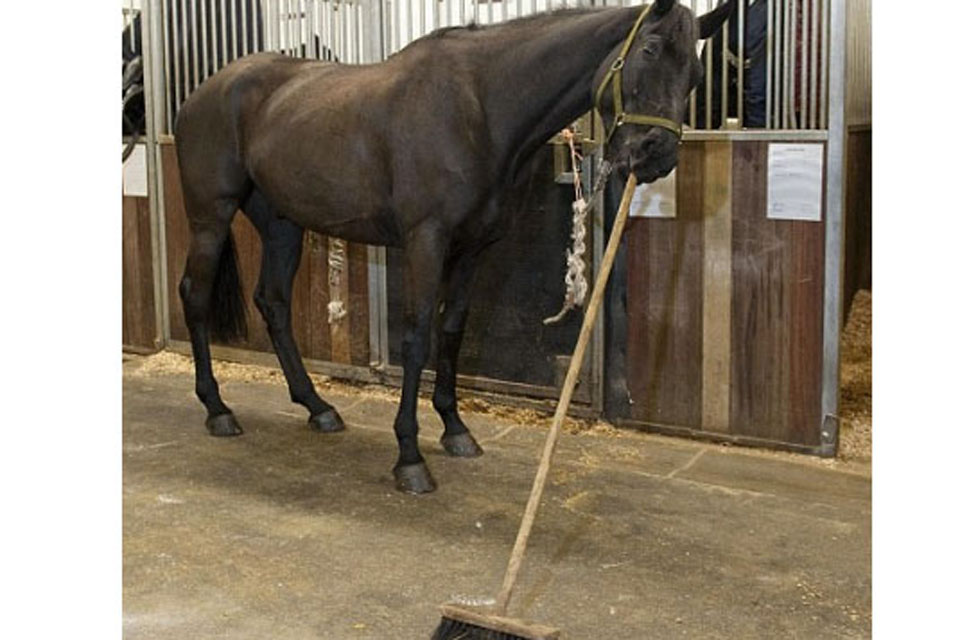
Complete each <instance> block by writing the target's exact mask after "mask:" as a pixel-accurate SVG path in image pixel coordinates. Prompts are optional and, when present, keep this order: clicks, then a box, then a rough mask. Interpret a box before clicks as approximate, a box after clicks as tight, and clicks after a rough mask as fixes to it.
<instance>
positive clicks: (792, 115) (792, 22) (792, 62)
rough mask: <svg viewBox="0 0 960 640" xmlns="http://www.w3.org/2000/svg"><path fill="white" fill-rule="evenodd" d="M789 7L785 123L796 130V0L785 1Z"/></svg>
mask: <svg viewBox="0 0 960 640" xmlns="http://www.w3.org/2000/svg"><path fill="white" fill-rule="evenodd" d="M787 3H788V4H789V6H790V13H789V15H788V24H789V32H788V34H787V60H788V65H787V78H789V79H790V81H789V82H788V83H787V109H788V111H787V122H786V125H787V126H788V127H789V128H791V129H796V128H797V95H796V94H797V91H796V83H797V64H796V63H797V0H787Z"/></svg>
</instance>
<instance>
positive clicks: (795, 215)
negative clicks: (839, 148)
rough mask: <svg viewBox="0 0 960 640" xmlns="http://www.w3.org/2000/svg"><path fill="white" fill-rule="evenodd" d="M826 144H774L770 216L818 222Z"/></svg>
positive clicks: (769, 176) (769, 162)
mask: <svg viewBox="0 0 960 640" xmlns="http://www.w3.org/2000/svg"><path fill="white" fill-rule="evenodd" d="M822 202H823V145H820V144H802V143H788V144H771V145H770V147H769V152H768V157H767V217H768V218H772V219H775V220H809V221H813V222H819V221H820V219H821V211H820V209H821V204H822Z"/></svg>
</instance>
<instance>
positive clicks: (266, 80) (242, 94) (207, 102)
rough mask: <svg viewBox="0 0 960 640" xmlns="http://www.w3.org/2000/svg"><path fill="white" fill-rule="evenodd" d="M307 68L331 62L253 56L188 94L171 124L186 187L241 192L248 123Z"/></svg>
mask: <svg viewBox="0 0 960 640" xmlns="http://www.w3.org/2000/svg"><path fill="white" fill-rule="evenodd" d="M310 64H314V65H317V64H332V63H318V62H316V61H309V60H303V59H297V58H291V57H289V56H284V55H281V54H276V53H257V54H252V55H249V56H245V57H243V58H240V59H238V60H236V61H234V62H232V63H230V64H229V65H227V66H226V67H224V68H223V69H221V70H220V71H218V72H217V73H216V74H214V75H213V76H211V77H210V78H208V79H207V80H206V81H204V82H203V84H201V85H200V87H199V88H197V90H196V91H194V92H193V93H192V94H190V96H189V97H188V98H187V100H186V101H184V103H183V105H182V106H181V107H180V111H179V112H178V114H177V120H176V123H175V125H174V135H175V137H176V141H177V157H178V160H179V162H180V172H181V179H182V180H183V182H184V188H191V187H195V188H200V186H201V183H206V184H207V185H208V186H209V187H212V188H214V189H215V191H216V192H224V191H227V192H231V191H236V190H237V189H240V188H241V186H242V184H243V183H245V182H246V181H247V179H248V177H247V176H246V172H245V170H244V165H245V162H244V159H243V155H244V150H245V147H246V138H247V136H248V130H249V127H250V124H251V123H252V122H255V121H256V119H257V114H258V112H259V111H260V110H261V109H262V107H263V105H264V103H265V101H266V100H267V99H268V98H269V97H270V96H271V95H272V94H273V93H274V92H275V91H277V89H278V88H280V87H282V86H283V85H284V84H285V83H287V82H289V81H290V80H291V79H292V78H293V77H295V76H296V75H297V74H298V73H299V72H300V71H301V70H302V69H303V68H304V66H306V65H310Z"/></svg>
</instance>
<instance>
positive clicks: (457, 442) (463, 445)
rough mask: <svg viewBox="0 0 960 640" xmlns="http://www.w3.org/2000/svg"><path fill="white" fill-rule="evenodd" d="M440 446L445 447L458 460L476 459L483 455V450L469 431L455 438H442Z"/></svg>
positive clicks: (454, 436) (445, 436)
mask: <svg viewBox="0 0 960 640" xmlns="http://www.w3.org/2000/svg"><path fill="white" fill-rule="evenodd" d="M440 444H442V445H443V448H444V449H446V451H447V453H449V454H450V455H452V456H457V457H458V458H476V457H477V456H482V455H483V449H482V448H481V447H480V445H479V444H477V441H476V440H474V439H473V436H472V435H470V432H469V431H464V432H463V433H458V434H456V435H453V436H448V435H444V436H442V437H441V438H440Z"/></svg>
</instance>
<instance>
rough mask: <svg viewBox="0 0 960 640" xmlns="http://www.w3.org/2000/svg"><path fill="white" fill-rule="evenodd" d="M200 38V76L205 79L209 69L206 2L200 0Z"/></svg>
mask: <svg viewBox="0 0 960 640" xmlns="http://www.w3.org/2000/svg"><path fill="white" fill-rule="evenodd" d="M200 38H201V43H202V45H203V46H202V49H203V51H202V56H201V60H202V63H203V73H202V74H201V77H202V78H203V79H204V80H206V79H207V76H208V75H209V71H210V60H209V58H208V55H207V47H208V45H209V43H208V42H207V2H206V0H202V1H201V2H200Z"/></svg>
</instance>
